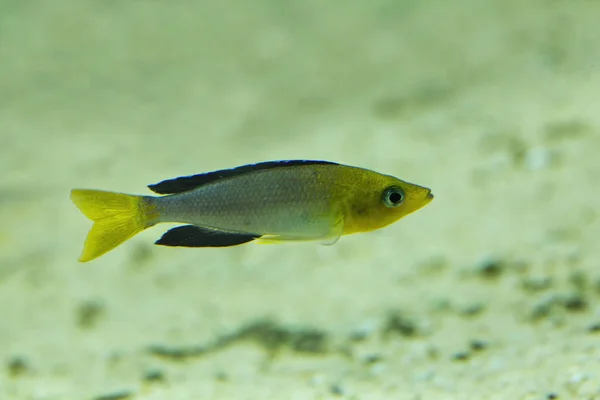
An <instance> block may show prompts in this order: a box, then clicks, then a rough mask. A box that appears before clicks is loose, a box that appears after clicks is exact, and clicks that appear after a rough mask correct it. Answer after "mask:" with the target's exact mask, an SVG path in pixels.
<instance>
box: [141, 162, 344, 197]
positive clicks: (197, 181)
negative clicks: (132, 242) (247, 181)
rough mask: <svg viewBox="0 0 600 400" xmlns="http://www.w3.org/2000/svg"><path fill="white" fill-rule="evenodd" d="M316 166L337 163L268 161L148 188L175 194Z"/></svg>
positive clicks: (162, 192) (183, 177) (185, 177)
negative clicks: (265, 172)
mask: <svg viewBox="0 0 600 400" xmlns="http://www.w3.org/2000/svg"><path fill="white" fill-rule="evenodd" d="M315 164H321V165H323V164H330V165H336V163H333V162H329V161H313V160H289V161H267V162H262V163H258V164H249V165H242V166H241V167H237V168H232V169H222V170H219V171H213V172H207V173H204V174H198V175H190V176H182V177H179V178H175V179H168V180H165V181H162V182H159V183H156V184H154V185H148V188H149V189H150V190H152V191H153V192H155V193H158V194H173V193H181V192H186V191H188V190H192V189H195V188H197V187H199V186H202V185H206V184H207V183H211V182H215V181H218V180H220V179H225V178H231V177H234V176H239V175H243V174H247V173H250V172H255V171H262V170H265V169H272V168H280V167H292V166H300V165H315Z"/></svg>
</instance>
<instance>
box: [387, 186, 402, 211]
mask: <svg viewBox="0 0 600 400" xmlns="http://www.w3.org/2000/svg"><path fill="white" fill-rule="evenodd" d="M403 201H404V191H403V190H402V189H400V188H399V187H397V186H392V187H390V188H387V189H386V190H385V191H384V192H383V204H385V205H386V206H387V207H390V208H391V207H397V206H399V205H400V204H402V202H403Z"/></svg>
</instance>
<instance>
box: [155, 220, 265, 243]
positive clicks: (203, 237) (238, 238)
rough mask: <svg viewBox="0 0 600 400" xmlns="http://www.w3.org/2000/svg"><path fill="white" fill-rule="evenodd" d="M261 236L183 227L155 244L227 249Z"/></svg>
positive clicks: (194, 226) (192, 226) (175, 229)
mask: <svg viewBox="0 0 600 400" xmlns="http://www.w3.org/2000/svg"><path fill="white" fill-rule="evenodd" d="M258 237H260V235H253V234H247V233H231V232H224V231H219V230H214V229H207V228H202V227H200V226H196V225H183V226H178V227H176V228H172V229H170V230H168V231H167V232H165V233H164V234H163V235H162V237H161V238H160V239H158V240H157V241H156V242H155V244H157V245H161V246H172V247H227V246H236V245H240V244H243V243H248V242H251V241H253V240H254V239H256V238H258Z"/></svg>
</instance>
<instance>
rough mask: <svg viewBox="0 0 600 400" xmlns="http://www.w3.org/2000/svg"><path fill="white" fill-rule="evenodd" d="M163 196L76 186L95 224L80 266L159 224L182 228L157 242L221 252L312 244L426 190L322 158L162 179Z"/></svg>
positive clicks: (415, 205)
mask: <svg viewBox="0 0 600 400" xmlns="http://www.w3.org/2000/svg"><path fill="white" fill-rule="evenodd" d="M149 188H150V189H151V190H152V191H154V192H156V193H158V194H160V195H162V196H136V195H128V194H122V193H113V192H105V191H97V190H87V189H74V190H73V191H72V192H71V198H72V200H73V201H74V203H75V204H76V205H77V206H78V207H79V208H80V209H81V211H82V212H83V213H84V214H85V215H86V216H88V217H89V218H90V219H92V220H93V221H94V222H95V223H94V226H93V227H92V229H91V231H90V233H89V234H88V237H87V239H86V243H85V245H84V250H83V253H82V256H81V258H80V261H89V260H92V259H94V258H96V257H99V256H100V255H102V254H104V253H106V252H108V251H110V250H111V249H113V248H114V247H116V246H118V245H119V244H121V243H122V242H124V241H126V240H127V239H129V238H131V237H132V236H134V235H135V234H137V233H138V232H141V231H142V230H144V229H146V228H148V227H151V226H153V225H156V224H159V223H165V222H168V223H173V222H176V223H182V224H185V225H183V226H179V227H176V228H173V229H171V230H169V231H167V232H166V233H165V234H164V235H163V236H162V237H161V238H160V239H159V240H158V241H157V242H156V244H159V245H166V246H183V247H222V246H233V245H238V244H242V243H247V242H250V241H258V242H260V243H280V242H285V241H299V240H300V241H318V242H321V243H323V244H333V243H335V242H336V241H337V240H338V239H339V238H340V237H341V236H342V235H347V234H353V233H357V232H366V231H372V230H375V229H379V228H382V227H384V226H386V225H389V224H391V223H393V222H395V221H397V220H398V219H400V218H402V217H404V216H406V215H408V214H410V213H412V212H414V211H416V210H418V209H419V208H421V207H423V206H424V205H426V204H427V203H429V202H430V201H431V200H432V199H433V195H432V194H431V190H430V189H428V188H425V187H422V186H418V185H415V184H412V183H409V182H406V181H403V180H400V179H398V178H395V177H393V176H390V175H384V174H380V173H377V172H374V171H371V170H368V169H364V168H358V167H351V166H347V165H342V164H337V163H332V162H327V161H309V160H292V161H269V162H264V163H258V164H251V165H245V166H241V167H237V168H233V169H227V170H220V171H214V172H209V173H205V174H199V175H193V176H186V177H180V178H175V179H171V180H166V181H163V182H160V183H157V184H154V185H150V186H149Z"/></svg>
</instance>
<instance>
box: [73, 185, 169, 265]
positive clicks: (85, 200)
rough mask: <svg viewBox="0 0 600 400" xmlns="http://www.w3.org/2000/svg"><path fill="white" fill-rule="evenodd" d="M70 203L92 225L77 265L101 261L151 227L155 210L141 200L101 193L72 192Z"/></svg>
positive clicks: (140, 197) (79, 190)
mask: <svg viewBox="0 0 600 400" xmlns="http://www.w3.org/2000/svg"><path fill="white" fill-rule="evenodd" d="M71 200H73V203H75V205H76V206H77V207H78V208H79V209H80V210H81V212H82V213H83V214H84V215H85V216H86V217H88V218H89V219H91V220H92V221H94V226H92V229H91V230H90V232H89V233H88V236H87V239H86V240H85V244H84V246H83V252H82V253H81V257H80V258H79V261H81V262H86V261H90V260H93V259H94V258H97V257H100V256H101V255H103V254H104V253H107V252H108V251H110V250H112V249H114V248H115V247H117V246H118V245H120V244H121V243H123V242H125V241H126V240H128V239H130V238H131V237H133V236H135V235H136V234H138V233H139V232H141V231H143V230H144V229H146V228H148V227H150V226H152V225H154V221H155V219H156V217H157V216H158V215H157V213H156V209H155V208H154V207H152V206H151V205H149V204H148V202H146V201H145V200H144V198H143V196H134V195H128V194H122V193H114V192H104V191H100V190H88V189H73V190H72V191H71Z"/></svg>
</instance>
